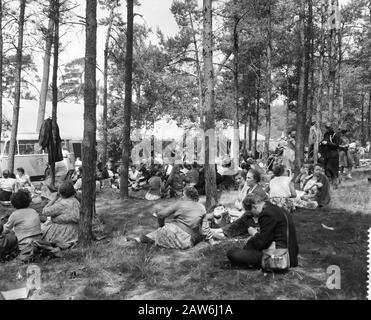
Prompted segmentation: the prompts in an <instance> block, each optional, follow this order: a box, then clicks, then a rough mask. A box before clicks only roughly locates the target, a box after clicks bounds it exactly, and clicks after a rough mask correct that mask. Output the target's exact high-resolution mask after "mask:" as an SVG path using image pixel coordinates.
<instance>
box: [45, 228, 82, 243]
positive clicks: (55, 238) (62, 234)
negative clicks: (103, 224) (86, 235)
mask: <svg viewBox="0 0 371 320" xmlns="http://www.w3.org/2000/svg"><path fill="white" fill-rule="evenodd" d="M78 236H79V225H78V224H77V223H68V224H58V223H51V224H50V226H49V227H48V228H46V229H45V230H43V237H42V240H45V241H50V242H65V243H68V244H71V243H74V242H77V240H78Z"/></svg>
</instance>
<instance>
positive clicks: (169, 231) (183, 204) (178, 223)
mask: <svg viewBox="0 0 371 320" xmlns="http://www.w3.org/2000/svg"><path fill="white" fill-rule="evenodd" d="M198 199H199V198H198V192H197V190H196V189H195V188H194V187H185V188H184V196H183V197H182V198H180V199H179V200H177V201H176V202H174V203H173V204H171V205H170V206H169V207H167V208H165V209H163V210H160V211H159V212H157V213H156V216H157V218H158V225H159V228H158V229H157V230H155V231H153V232H151V233H148V234H146V235H143V236H141V238H140V239H135V240H136V241H138V240H140V241H141V242H144V243H154V244H155V245H157V246H160V247H164V248H173V249H188V248H191V247H193V246H194V245H196V244H197V243H198V242H200V241H201V240H202V239H203V238H205V240H207V241H211V242H212V235H211V232H210V228H209V221H208V219H207V216H206V210H205V207H204V206H203V205H202V204H200V203H198ZM167 218H170V221H169V222H166V223H165V219H167Z"/></svg>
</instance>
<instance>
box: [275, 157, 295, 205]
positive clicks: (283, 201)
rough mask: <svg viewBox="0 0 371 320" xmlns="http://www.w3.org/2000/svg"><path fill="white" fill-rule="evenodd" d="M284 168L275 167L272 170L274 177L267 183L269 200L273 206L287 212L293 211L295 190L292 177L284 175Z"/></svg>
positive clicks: (281, 166)
mask: <svg viewBox="0 0 371 320" xmlns="http://www.w3.org/2000/svg"><path fill="white" fill-rule="evenodd" d="M285 172H286V170H285V166H284V165H282V164H279V165H276V166H274V168H273V174H274V177H273V178H272V180H271V181H270V182H269V187H268V188H269V199H270V202H272V203H273V204H275V205H277V206H279V207H281V208H284V209H285V210H286V211H288V212H292V211H294V210H295V205H294V199H295V198H296V196H297V194H296V190H295V186H294V183H293V182H292V177H291V176H287V175H285Z"/></svg>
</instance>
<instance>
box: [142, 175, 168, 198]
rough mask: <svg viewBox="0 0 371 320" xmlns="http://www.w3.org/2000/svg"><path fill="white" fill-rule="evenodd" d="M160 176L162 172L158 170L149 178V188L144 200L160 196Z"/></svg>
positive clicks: (161, 185) (161, 184)
mask: <svg viewBox="0 0 371 320" xmlns="http://www.w3.org/2000/svg"><path fill="white" fill-rule="evenodd" d="M161 177H162V172H161V171H160V170H159V171H157V172H156V174H155V175H154V176H153V177H151V178H150V179H149V181H148V185H149V190H148V192H147V193H146V195H145V199H146V200H150V201H152V200H158V199H160V198H161V190H162V189H163V188H164V185H163V183H162V180H161Z"/></svg>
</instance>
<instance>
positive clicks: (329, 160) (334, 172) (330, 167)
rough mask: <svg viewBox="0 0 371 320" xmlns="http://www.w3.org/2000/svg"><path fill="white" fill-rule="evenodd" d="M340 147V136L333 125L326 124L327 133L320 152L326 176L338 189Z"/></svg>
mask: <svg viewBox="0 0 371 320" xmlns="http://www.w3.org/2000/svg"><path fill="white" fill-rule="evenodd" d="M339 145H340V135H339V133H336V132H335V131H334V129H333V128H332V126H331V123H326V132H325V134H324V136H323V140H322V142H321V145H320V150H319V152H320V153H321V156H322V157H323V165H324V168H325V174H326V176H327V177H328V178H329V180H330V181H331V183H332V185H333V186H334V188H335V189H336V188H337V186H338V177H339Z"/></svg>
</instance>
